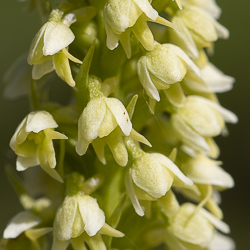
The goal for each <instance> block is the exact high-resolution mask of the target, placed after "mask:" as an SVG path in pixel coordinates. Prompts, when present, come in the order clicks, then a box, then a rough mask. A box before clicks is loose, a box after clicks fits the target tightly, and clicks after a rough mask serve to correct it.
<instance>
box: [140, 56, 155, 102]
mask: <svg viewBox="0 0 250 250" xmlns="http://www.w3.org/2000/svg"><path fill="white" fill-rule="evenodd" d="M137 70H138V76H139V79H140V82H141V84H142V86H143V87H144V89H145V91H146V93H147V95H148V96H149V97H151V98H152V99H155V100H156V101H157V102H159V101H160V95H159V92H158V90H157V88H156V87H155V85H154V83H153V82H152V80H151V78H150V75H149V72H148V68H147V57H146V56H143V57H141V58H140V60H139V61H138V64H137Z"/></svg>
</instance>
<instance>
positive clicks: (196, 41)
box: [1, 0, 237, 250]
mask: <svg viewBox="0 0 250 250" xmlns="http://www.w3.org/2000/svg"><path fill="white" fill-rule="evenodd" d="M38 2H39V1H38ZM38 2H34V3H33V4H34V5H35V7H38V8H41V6H40V5H39V6H36V4H42V2H41V3H38ZM44 3H45V6H42V7H44V9H45V10H46V11H47V12H48V13H47V16H48V21H47V22H45V23H44V25H43V26H42V27H41V29H40V30H39V31H38V33H37V34H36V35H35V38H34V39H33V41H32V42H31V46H30V50H29V53H28V58H27V61H28V64H29V65H32V71H31V69H29V68H27V66H26V65H25V63H24V61H23V60H22V61H20V60H19V64H18V66H17V65H16V66H15V67H13V68H12V71H11V75H12V76H10V74H9V75H8V77H6V79H8V86H7V92H8V95H9V96H10V97H11V96H12V97H17V96H18V95H19V90H20V89H22V90H21V95H25V94H28V95H29V98H30V101H31V104H32V105H31V106H32V111H31V112H30V113H29V114H28V115H27V116H26V117H25V118H24V119H23V121H22V122H21V123H20V125H19V126H18V128H17V130H16V132H15V133H14V135H13V137H12V138H11V141H10V147H11V149H12V150H13V151H14V152H15V154H16V155H17V159H16V170H17V171H24V170H26V171H25V173H26V175H25V180H26V181H27V178H31V175H32V178H31V179H32V180H34V179H35V181H33V182H32V181H31V182H29V184H28V185H26V184H24V182H23V181H20V179H19V178H18V177H17V176H16V174H15V173H14V171H13V170H11V167H9V170H8V174H9V176H10V180H11V182H12V184H13V186H14V188H15V189H16V191H17V193H18V195H19V199H20V201H21V204H22V206H23V208H24V211H22V212H20V213H18V214H17V215H16V216H15V217H13V219H12V220H11V221H10V223H9V224H8V225H7V227H6V229H5V231H4V234H3V239H2V242H1V244H2V245H3V246H5V247H6V249H37V250H39V249H52V250H59V249H60V250H62V249H67V248H68V247H69V248H73V249H74V250H81V249H91V250H96V249H100V250H105V249H135V246H136V249H154V248H155V247H158V246H160V245H164V246H166V247H167V249H171V250H176V249H183V250H184V249H190V250H216V249H227V250H233V249H234V242H233V240H231V239H230V238H229V237H228V236H224V235H223V234H221V233H219V232H218V231H220V232H222V233H225V234H227V233H229V231H230V230H229V226H228V225H227V224H226V223H225V222H223V221H222V218H223V212H222V210H221V208H220V206H219V203H220V193H219V192H220V191H222V190H224V189H227V188H232V187H233V186H234V181H233V179H232V177H231V176H230V175H229V174H228V173H227V172H226V171H225V170H224V169H223V168H222V167H221V166H220V165H221V164H222V163H221V162H220V161H218V160H217V158H218V157H219V147H218V146H217V145H216V143H215V141H214V137H216V136H218V135H221V134H222V135H225V134H226V133H227V128H226V124H225V123H226V122H229V123H236V122H237V117H236V115H235V114H234V113H232V112H231V111H229V110H227V109H225V108H224V107H222V106H221V105H220V103H219V101H218V98H217V97H216V93H218V92H225V91H228V90H230V89H231V88H232V85H233V82H234V78H233V77H230V76H227V75H225V74H224V73H223V72H221V71H220V70H219V69H218V68H217V67H216V66H214V65H213V64H212V63H210V62H209V57H208V56H209V55H210V54H211V53H212V52H213V47H214V42H215V41H216V40H217V39H219V38H224V39H226V38H228V35H229V32H228V30H227V29H226V28H225V27H224V26H222V25H221V24H220V23H219V22H218V18H219V16H220V13H221V10H220V8H219V7H218V6H217V4H216V3H215V1H214V0H200V1H198V0H175V1H168V0H166V1H158V0H92V1H80V0H79V1H78V0H75V1H69V0H61V1H58V4H57V5H56V6H53V4H52V1H50V0H47V1H44ZM50 9H52V11H49V10H50ZM46 11H45V12H46ZM49 12H50V13H49ZM41 17H42V19H44V17H45V16H44V14H43V15H42V16H41ZM167 19H169V20H167ZM77 58H81V59H83V61H81V60H79V59H77ZM70 61H71V62H70ZM24 65H25V67H24ZM20 71H23V72H22V74H20V75H21V77H19V78H17V77H14V76H13V75H15V73H20ZM54 71H55V72H54ZM31 72H32V73H31ZM54 73H56V74H54ZM18 75H19V74H18ZM27 76H28V77H29V78H32V80H31V79H29V81H27ZM50 76H53V77H50ZM62 80H63V81H65V82H66V83H67V84H68V85H69V86H70V87H69V86H67V87H65V88H66V90H65V93H62V92H63V91H64V90H63V89H62V90H61V89H60V90H57V91H56V93H54V92H53V89H50V86H51V85H53V84H55V83H57V82H58V83H59V84H60V82H61V81H62ZM24 82H25V83H24ZM27 82H31V86H28V84H27ZM59 86H60V85H59ZM15 91H16V92H17V93H15ZM144 91H145V93H146V94H145V93H144ZM12 92H13V93H12ZM50 92H52V94H51V95H48V93H50ZM61 94H63V95H62V96H63V99H64V100H63V101H60V100H59V101H57V102H56V101H55V100H54V96H60V95H61ZM65 96H68V98H67V99H65V98H64V97H65ZM58 99H60V98H58ZM55 129H56V130H57V131H56V130H55ZM137 131H138V132H137ZM9 165H11V164H9ZM34 166H40V167H41V168H42V169H43V170H44V171H40V168H39V167H34ZM30 167H34V168H32V169H29V168H30ZM28 169H29V170H28ZM32 171H33V172H32ZM29 173H31V174H29ZM27 187H28V188H27ZM177 192H178V193H179V194H181V195H183V196H184V197H185V199H187V200H188V201H187V202H186V203H180V202H179V201H178V199H177V196H176V193H177ZM48 234H51V237H47V235H48ZM103 235H105V236H103ZM123 236H126V237H123ZM113 238H117V239H116V240H113ZM127 239H129V240H127ZM2 245H1V246H2Z"/></svg>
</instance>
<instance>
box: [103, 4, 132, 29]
mask: <svg viewBox="0 0 250 250" xmlns="http://www.w3.org/2000/svg"><path fill="white" fill-rule="evenodd" d="M130 4H131V3H130V0H119V1H117V0H110V1H108V3H107V4H106V5H105V7H104V10H103V18H104V24H105V23H106V24H105V28H106V32H107V28H109V27H108V26H107V25H110V28H111V27H112V28H111V29H114V30H115V31H117V33H122V32H124V31H125V30H126V29H127V28H128V27H129V14H130ZM110 28H109V29H110ZM111 29H110V30H111Z"/></svg>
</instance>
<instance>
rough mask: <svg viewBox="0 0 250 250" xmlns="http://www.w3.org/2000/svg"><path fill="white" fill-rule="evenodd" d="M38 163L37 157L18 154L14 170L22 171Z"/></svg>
mask: <svg viewBox="0 0 250 250" xmlns="http://www.w3.org/2000/svg"><path fill="white" fill-rule="evenodd" d="M37 165H39V160H38V158H37V157H22V156H18V157H17V161H16V170H17V171H24V170H26V169H27V168H29V167H33V166H37Z"/></svg>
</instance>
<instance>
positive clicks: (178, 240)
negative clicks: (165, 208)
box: [165, 203, 230, 250]
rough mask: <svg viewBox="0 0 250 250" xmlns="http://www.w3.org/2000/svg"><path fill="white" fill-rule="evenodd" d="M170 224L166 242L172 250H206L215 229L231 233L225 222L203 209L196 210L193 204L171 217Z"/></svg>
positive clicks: (187, 204) (182, 208)
mask: <svg viewBox="0 0 250 250" xmlns="http://www.w3.org/2000/svg"><path fill="white" fill-rule="evenodd" d="M169 222H170V225H169V227H168V228H167V229H166V237H167V240H166V241H165V242H166V244H167V245H168V246H169V247H170V249H171V250H174V249H204V248H206V247H209V245H210V244H211V242H212V240H213V238H214V229H215V228H216V229H218V230H220V231H222V232H223V233H229V232H230V229H229V227H228V225H227V224H225V223H224V222H223V221H221V220H219V219H217V218H216V217H214V216H213V215H212V214H210V213H209V212H208V211H206V210H205V209H203V208H200V209H199V210H196V206H195V205H193V204H191V203H185V204H183V205H182V206H181V207H180V209H179V211H178V212H177V214H176V215H174V216H172V217H170V220H169ZM208 249H209V248H208ZM210 249H213V248H210ZM222 249H223V248H222Z"/></svg>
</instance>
